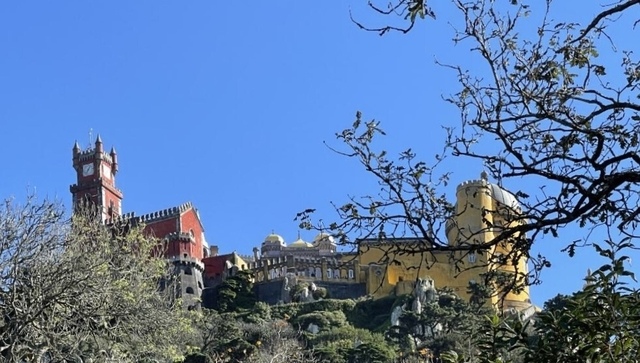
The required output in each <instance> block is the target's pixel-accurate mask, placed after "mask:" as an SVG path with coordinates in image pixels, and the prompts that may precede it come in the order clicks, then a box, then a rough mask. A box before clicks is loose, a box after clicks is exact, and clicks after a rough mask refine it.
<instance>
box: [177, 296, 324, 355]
mask: <svg viewBox="0 0 640 363" xmlns="http://www.w3.org/2000/svg"><path fill="white" fill-rule="evenodd" d="M263 310H264V309H263ZM198 331H199V332H200V334H201V336H200V339H199V342H200V347H199V349H198V351H197V352H194V354H192V355H190V356H189V357H188V359H190V360H196V359H198V360H202V359H204V360H206V361H208V362H216V363H217V362H220V363H222V362H247V363H249V362H265V361H266V362H313V358H312V357H311V353H310V352H308V351H305V350H304V349H303V348H304V347H303V345H302V343H301V340H300V339H299V333H298V331H297V330H295V329H293V327H292V326H291V325H290V324H288V323H287V322H286V321H284V320H280V319H269V320H260V321H258V322H244V321H242V320H241V319H239V317H238V316H237V315H236V314H233V313H224V314H220V313H218V312H216V311H213V310H212V311H205V312H204V314H203V316H202V318H201V319H200V320H199V322H198Z"/></svg>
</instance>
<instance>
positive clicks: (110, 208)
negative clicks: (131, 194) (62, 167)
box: [70, 135, 122, 220]
mask: <svg viewBox="0 0 640 363" xmlns="http://www.w3.org/2000/svg"><path fill="white" fill-rule="evenodd" d="M72 153H73V168H74V169H75V170H76V180H77V182H76V184H73V185H71V187H70V190H71V193H72V194H73V204H74V205H77V204H78V203H79V202H81V201H84V202H90V203H92V204H93V205H95V206H96V207H98V209H101V210H102V219H103V220H107V219H111V218H113V217H117V216H119V215H120V214H121V203H122V192H121V191H120V190H118V189H117V188H116V181H115V175H116V173H117V171H118V159H117V154H116V152H115V149H114V148H111V152H109V153H106V152H104V146H103V143H102V138H101V137H100V135H98V136H97V137H96V140H95V143H94V144H93V147H91V145H90V146H89V147H88V148H87V149H86V150H81V149H80V145H79V144H78V142H77V141H76V142H75V144H74V145H73V150H72Z"/></svg>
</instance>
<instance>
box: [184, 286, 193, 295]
mask: <svg viewBox="0 0 640 363" xmlns="http://www.w3.org/2000/svg"><path fill="white" fill-rule="evenodd" d="M185 292H186V293H187V294H193V287H191V286H189V287H187V289H186V290H185Z"/></svg>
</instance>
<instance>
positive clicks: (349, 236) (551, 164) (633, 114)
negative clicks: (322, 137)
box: [298, 0, 640, 288]
mask: <svg viewBox="0 0 640 363" xmlns="http://www.w3.org/2000/svg"><path fill="white" fill-rule="evenodd" d="M369 5H370V6H371V8H372V9H373V10H374V11H376V12H377V13H379V14H383V15H384V16H385V19H387V20H388V21H389V23H395V24H393V25H385V26H383V27H369V26H368V25H367V24H362V23H360V22H358V21H357V20H356V19H355V18H357V17H354V22H356V24H357V25H358V26H359V27H361V28H363V29H366V30H369V31H374V32H378V33H380V34H385V33H387V32H389V31H401V32H405V33H406V32H408V31H411V30H412V29H413V28H414V25H415V24H416V22H417V21H418V20H419V19H420V18H422V17H424V16H425V15H426V16H430V17H432V18H436V15H437V11H435V10H434V9H433V8H432V7H431V6H428V5H427V2H426V1H423V0H418V1H413V0H410V1H405V0H398V1H394V2H391V3H390V4H389V5H388V7H386V8H385V7H381V6H378V5H376V4H375V2H369ZM566 5H567V4H566V3H560V2H554V1H552V0H546V1H542V2H531V4H525V3H523V2H521V1H518V0H514V1H492V0H470V1H463V0H452V1H448V2H442V3H438V6H452V12H451V13H447V14H454V15H448V16H452V17H453V18H450V19H446V21H447V26H448V27H449V28H451V27H453V29H454V30H453V40H452V41H453V43H454V44H455V45H456V46H458V47H465V48H468V49H469V50H470V52H471V53H470V56H469V59H472V60H473V62H472V64H471V65H469V64H465V62H464V61H463V60H460V62H459V63H453V64H452V63H438V65H439V66H441V67H443V68H444V69H445V70H449V71H451V75H452V78H454V79H455V80H457V81H458V84H459V91H458V92H455V93H453V94H451V95H445V96H444V100H445V101H446V102H448V103H450V104H452V105H454V106H456V107H457V108H458V110H459V115H460V116H459V120H460V121H459V123H456V122H452V123H451V124H447V125H443V127H444V128H445V130H446V132H447V138H446V141H445V142H444V143H443V145H442V152H441V153H439V154H437V155H435V156H434V157H433V159H431V160H429V161H421V160H419V159H418V157H417V155H416V154H415V152H413V151H412V150H411V149H408V150H407V151H405V152H403V153H401V154H400V155H399V157H392V156H389V155H388V154H387V152H386V151H380V150H377V149H376V148H375V143H374V141H375V139H376V138H378V137H379V136H381V135H384V132H383V130H382V127H381V126H380V124H379V123H378V122H377V121H375V120H372V121H370V122H365V121H363V120H362V117H361V114H360V113H359V112H358V115H357V117H356V121H355V122H354V124H353V126H352V127H350V128H348V129H346V130H344V131H343V132H341V133H338V134H337V138H338V139H339V140H340V141H342V142H343V143H344V145H346V150H341V149H338V150H336V151H337V152H339V153H341V154H343V155H346V156H348V157H352V158H355V159H356V160H358V161H359V162H360V163H361V164H362V165H363V167H364V168H365V170H366V171H368V172H369V173H371V174H372V175H373V177H374V178H375V179H376V180H377V181H378V182H379V185H380V192H379V193H378V194H377V195H368V196H357V197H356V196H354V197H350V200H349V201H348V202H347V203H340V204H335V205H334V207H335V209H336V211H337V212H338V216H339V218H338V220H337V221H336V222H334V223H331V224H330V225H319V224H317V223H314V222H313V221H312V220H311V216H312V213H313V212H314V210H313V209H310V210H307V211H304V212H302V213H300V214H299V215H298V217H299V218H300V220H301V222H302V223H301V225H302V226H303V227H305V228H317V229H321V228H325V229H330V230H331V232H333V233H334V234H336V235H337V236H339V237H340V241H341V243H342V244H343V245H354V244H355V245H357V244H358V243H359V241H361V240H362V238H378V236H385V237H386V238H397V237H417V238H419V239H421V240H423V241H424V243H422V244H417V245H416V244H412V245H411V246H409V247H401V246H399V247H397V248H398V251H393V252H394V253H424V254H425V255H428V254H429V253H433V252H435V251H450V252H451V257H452V259H454V260H456V261H458V262H460V259H461V256H464V255H465V254H466V253H467V252H469V251H472V252H480V253H482V252H483V251H485V252H486V251H489V250H490V249H491V248H492V247H493V246H496V245H498V244H500V243H503V244H504V243H509V244H510V245H511V247H512V248H511V250H512V253H511V254H510V255H509V256H503V257H502V258H501V261H500V262H501V263H512V262H517V261H518V260H520V259H522V258H528V259H529V261H531V262H532V263H533V265H534V267H535V268H534V271H532V272H531V275H530V276H529V278H528V279H525V280H521V281H522V282H524V283H527V282H528V283H535V282H536V281H538V279H537V278H538V276H539V272H540V271H541V270H543V269H544V267H548V266H549V265H550V262H549V261H548V260H547V259H546V257H545V256H540V255H537V256H532V255H531V247H532V245H533V244H534V243H536V242H539V241H540V240H541V237H542V236H543V235H547V236H548V237H556V238H557V237H558V236H559V234H560V231H561V230H562V229H563V228H564V227H566V226H568V225H576V226H579V227H580V228H581V229H582V230H583V231H584V232H585V233H584V234H583V235H578V236H570V237H569V238H570V239H568V240H566V239H565V240H563V242H560V243H562V244H561V247H562V248H564V250H565V251H566V252H567V253H568V254H569V255H570V256H573V255H574V254H575V252H576V248H577V247H579V246H582V245H585V244H589V243H590V242H593V241H590V240H589V238H590V235H591V232H592V231H593V230H594V229H602V230H603V231H605V233H606V234H605V235H606V237H605V238H608V239H609V240H613V241H615V242H616V243H617V244H618V245H619V246H624V247H629V248H635V247H637V246H636V245H637V243H636V238H637V234H636V233H635V229H636V228H637V226H638V222H640V209H638V204H640V195H639V192H640V188H638V183H639V182H640V156H638V147H639V142H638V134H639V131H640V126H639V125H640V102H639V101H638V100H639V99H640V61H639V60H638V58H637V55H636V54H634V50H636V51H637V49H633V44H631V45H629V44H628V43H625V42H624V41H625V40H626V39H635V38H637V25H638V23H639V22H640V20H639V19H640V12H639V11H640V6H638V5H640V1H639V0H618V1H615V2H613V3H609V4H606V5H599V4H596V3H593V2H587V3H581V4H580V5H579V6H580V7H582V8H583V9H582V12H585V11H591V13H592V14H593V16H592V17H591V18H590V19H588V20H587V21H586V22H584V23H577V22H576V20H575V19H572V18H571V15H572V14H570V13H567V12H566V10H565V9H563V8H561V7H562V6H566ZM576 6H577V5H576ZM440 20H441V19H440V18H437V20H434V21H435V22H438V21H440ZM525 21H527V22H528V23H527V24H523V22H525ZM433 36H438V35H433ZM418 63H419V62H418ZM332 148H333V146H332ZM456 158H471V159H476V160H478V164H479V165H482V166H483V167H484V168H485V169H486V170H487V171H488V172H489V174H490V176H491V177H492V178H493V179H494V180H496V181H497V183H499V184H502V183H509V182H511V185H519V184H522V183H523V182H526V183H527V184H528V185H531V184H533V185H539V186H540V188H539V190H514V193H515V195H516V196H517V198H518V201H519V204H520V206H521V211H518V213H509V211H508V210H496V211H487V213H489V212H496V213H502V214H503V215H506V217H507V218H506V223H505V224H504V225H502V226H494V225H492V224H491V223H490V221H488V220H485V221H484V226H483V228H482V230H480V231H479V232H478V233H483V232H484V231H487V230H493V231H495V230H496V228H500V229H499V231H500V233H499V234H498V235H497V237H495V238H494V239H493V240H491V241H489V242H487V243H483V244H480V245H479V244H457V245H450V244H449V243H448V241H447V240H446V237H445V233H444V230H445V228H446V223H447V220H449V219H451V218H452V217H454V216H455V215H456V213H459V211H456V208H454V205H452V203H451V202H449V200H448V198H447V197H446V195H445V193H444V192H443V190H444V188H443V187H444V186H446V185H447V183H448V182H449V178H450V172H449V171H446V170H445V171H444V172H443V171H442V170H441V169H442V166H443V165H446V166H451V165H452V164H450V163H449V162H451V161H452V160H454V162H455V160H456ZM445 161H446V162H445ZM447 163H449V164H447ZM468 239H469V240H473V236H468ZM461 252H462V253H461ZM516 287H517V286H515V284H511V286H510V288H516Z"/></svg>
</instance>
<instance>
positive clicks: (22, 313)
mask: <svg viewBox="0 0 640 363" xmlns="http://www.w3.org/2000/svg"><path fill="white" fill-rule="evenodd" d="M63 211H64V209H63V208H62V206H61V205H59V204H57V203H53V202H49V201H46V200H45V201H39V200H37V199H36V197H34V196H31V197H29V199H28V200H27V202H26V203H25V204H24V205H18V204H16V203H15V202H14V201H13V200H6V201H4V203H3V205H2V206H1V207H0V271H1V276H0V312H1V314H2V321H1V322H0V359H1V360H2V361H6V362H24V361H33V362H45V361H63V360H73V361H88V360H93V361H96V360H97V361H103V360H105V359H117V360H121V361H137V360H140V359H143V358H148V359H166V358H171V357H172V354H175V353H176V352H178V351H180V348H179V347H180V344H181V342H182V339H181V336H183V335H185V334H188V331H180V329H183V328H184V327H185V326H188V324H186V321H187V320H185V319H186V317H185V316H184V315H183V314H185V313H184V312H183V310H182V309H181V308H180V307H179V306H178V305H176V303H177V301H176V299H169V298H168V296H167V294H168V293H170V292H169V291H168V290H166V291H164V292H162V291H160V289H159V288H158V281H160V279H162V278H170V277H169V274H168V272H169V270H168V266H167V265H166V263H165V262H164V261H163V260H162V259H161V258H158V257H155V256H153V253H152V252H153V251H154V249H157V241H155V240H154V239H151V238H148V237H145V236H144V235H143V234H142V232H141V230H140V229H139V228H137V227H131V228H127V233H114V230H113V229H111V228H107V227H106V226H104V225H103V224H101V223H99V222H97V221H96V219H95V218H93V216H92V215H91V213H90V212H89V210H78V211H77V212H76V213H75V214H74V216H73V217H72V218H68V217H66V216H65V213H64V212H63Z"/></svg>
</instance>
